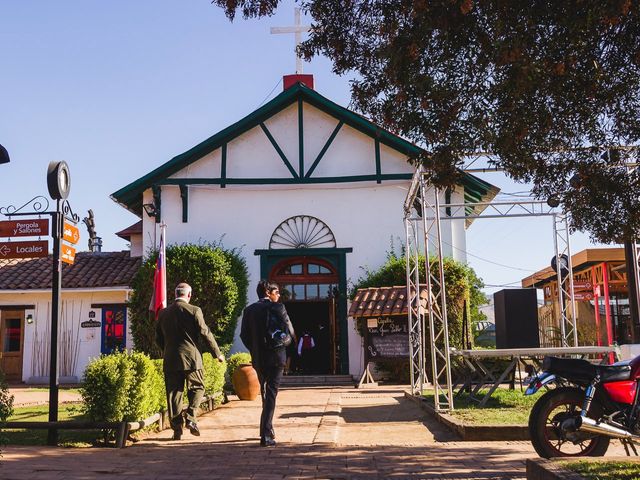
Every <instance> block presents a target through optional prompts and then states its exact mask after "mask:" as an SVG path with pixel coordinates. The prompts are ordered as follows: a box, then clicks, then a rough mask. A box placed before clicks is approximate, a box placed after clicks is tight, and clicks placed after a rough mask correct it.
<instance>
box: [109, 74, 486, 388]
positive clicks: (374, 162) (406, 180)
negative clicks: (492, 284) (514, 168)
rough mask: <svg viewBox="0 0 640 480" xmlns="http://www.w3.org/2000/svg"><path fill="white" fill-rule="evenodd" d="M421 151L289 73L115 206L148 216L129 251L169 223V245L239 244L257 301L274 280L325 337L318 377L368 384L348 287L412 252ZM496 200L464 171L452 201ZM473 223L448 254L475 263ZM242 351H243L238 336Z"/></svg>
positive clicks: (453, 229)
mask: <svg viewBox="0 0 640 480" xmlns="http://www.w3.org/2000/svg"><path fill="white" fill-rule="evenodd" d="M418 151H419V148H418V147H417V146H415V145H414V144H412V143H410V142H408V141H406V140H404V139H402V138H400V137H398V136H396V135H394V134H392V133H390V132H389V131H386V130H384V129H382V128H380V127H379V126H377V125H375V124H374V123H372V122H371V121H369V120H367V119H366V118H364V117H363V116H361V115H359V114H357V113H354V112H352V111H350V110H348V109H346V108H344V107H342V106H340V105H337V104H336V103H334V102H332V101H331V100H329V99H328V98H326V97H324V96H322V95H320V94H319V93H318V92H317V91H315V90H314V88H313V77H312V76H311V75H290V76H286V77H285V78H284V91H283V92H282V93H280V94H279V95H278V96H276V97H275V98H274V99H272V100H271V101H269V102H268V103H267V104H265V105H264V106H262V107H260V108H259V109H257V110H255V111H254V112H252V113H250V114H249V115H247V116H246V117H244V118H243V119H241V120H239V121H238V122H236V123H234V124H232V125H230V126H229V127H227V128H225V129H224V130H222V131H220V132H218V133H216V134H215V135H213V136H212V137H210V138H208V139H206V140H204V141H203V142H202V143H200V144H198V145H196V146H194V147H193V148H191V149H190V150H188V151H186V152H184V153H182V154H181V155H178V156H176V157H174V158H172V159H171V160H169V161H168V162H166V163H164V164H162V165H160V166H159V167H158V168H156V169H155V170H153V171H151V172H149V173H148V174H146V175H145V176H143V177H141V178H139V179H137V180H135V181H133V182H131V183H130V184H128V185H127V186H125V187H123V188H121V189H120V190H118V191H117V192H115V193H113V194H112V198H113V199H114V200H115V201H116V202H118V203H119V204H120V205H122V206H123V207H125V208H126V209H128V210H129V211H131V212H133V213H134V214H136V215H137V216H138V217H140V218H141V219H142V232H141V235H140V234H137V235H135V236H134V235H131V244H132V254H133V252H138V253H142V252H147V251H149V249H153V248H154V247H156V245H155V244H154V242H156V241H157V240H158V238H157V237H158V235H159V226H158V224H159V223H160V222H164V223H165V224H166V225H167V230H166V232H167V243H168V244H173V243H177V244H180V243H185V242H188V243H196V244H197V243H201V242H212V241H218V240H220V239H223V242H224V246H225V247H227V248H234V247H236V248H240V247H241V248H242V252H243V254H244V255H245V258H246V261H247V266H248V270H249V276H250V278H249V280H250V288H249V299H250V301H254V300H255V293H254V292H255V286H256V283H257V282H258V281H259V280H260V279H261V278H265V279H271V280H273V281H276V282H277V283H278V284H279V285H280V286H281V289H282V290H283V291H284V292H285V296H284V297H283V300H284V302H285V305H286V307H287V310H288V312H289V315H290V317H291V319H292V321H293V323H294V326H295V327H296V329H297V331H298V333H300V334H302V333H304V332H303V331H304V330H306V329H308V330H310V331H318V329H319V330H320V331H324V332H328V333H327V338H325V341H324V342H318V343H319V345H318V347H319V350H320V351H319V352H318V356H317V358H318V360H317V362H319V368H320V370H321V371H322V372H323V373H326V374H351V375H359V374H360V373H361V372H362V371H363V369H364V365H363V352H362V345H361V338H360V337H359V336H358V334H357V333H356V330H355V328H354V326H353V321H352V320H351V319H350V318H348V315H347V312H348V291H349V287H350V285H351V284H353V283H354V282H355V281H357V280H358V278H359V277H361V276H362V275H363V274H364V273H365V271H366V270H375V269H377V268H378V267H380V266H381V265H382V264H383V263H384V262H385V260H386V254H387V253H388V252H389V250H390V246H391V244H392V243H393V244H394V245H395V246H396V249H397V250H399V247H400V245H403V244H404V238H405V233H404V223H403V202H404V200H405V196H406V194H407V189H408V187H409V184H410V181H411V177H412V174H413V172H414V168H413V166H412V165H410V164H409V163H408V158H409V156H411V155H412V154H415V153H416V152H418ZM497 192H498V189H497V188H496V187H494V186H493V185H491V184H488V183H486V182H484V181H482V180H480V179H478V178H477V177H474V176H472V175H468V174H465V175H464V176H463V179H462V181H461V183H460V185H458V186H457V187H456V188H455V189H454V191H453V192H451V193H450V194H449V195H448V198H447V199H446V200H447V201H450V202H452V203H454V202H463V201H467V202H481V201H490V200H491V199H492V198H493V197H495V195H496V194H497ZM443 200H444V199H443ZM145 211H147V213H145ZM149 213H150V214H152V215H153V216H151V215H149ZM469 225H470V222H466V223H465V220H464V219H461V220H452V221H449V222H443V228H444V231H443V243H444V247H445V254H446V255H449V256H452V257H454V258H456V259H458V260H461V261H465V260H466V258H465V253H464V252H465V250H466V245H465V230H466V228H468V226H469ZM205 315H206V312H205ZM233 348H234V349H235V350H244V348H243V347H242V344H241V343H239V341H238V340H237V339H236V343H235V344H234V347H233Z"/></svg>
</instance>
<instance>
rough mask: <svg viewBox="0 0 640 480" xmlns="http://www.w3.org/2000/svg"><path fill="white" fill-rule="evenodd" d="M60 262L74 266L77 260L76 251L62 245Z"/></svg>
mask: <svg viewBox="0 0 640 480" xmlns="http://www.w3.org/2000/svg"><path fill="white" fill-rule="evenodd" d="M60 260H62V261H63V262H64V263H68V264H70V265H73V262H74V261H75V260H76V249H75V248H73V247H70V246H69V245H65V244H62V245H60Z"/></svg>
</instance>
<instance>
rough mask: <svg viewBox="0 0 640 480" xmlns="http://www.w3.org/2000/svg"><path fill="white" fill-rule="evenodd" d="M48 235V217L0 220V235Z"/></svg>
mask: <svg viewBox="0 0 640 480" xmlns="http://www.w3.org/2000/svg"><path fill="white" fill-rule="evenodd" d="M42 235H49V219H48V218H36V219H25V220H3V221H0V237H38V236H42Z"/></svg>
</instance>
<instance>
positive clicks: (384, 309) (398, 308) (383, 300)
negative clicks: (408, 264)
mask: <svg viewBox="0 0 640 480" xmlns="http://www.w3.org/2000/svg"><path fill="white" fill-rule="evenodd" d="M427 295H428V293H427V288H426V287H424V288H421V289H420V304H421V305H422V308H426V307H427ZM407 314H408V312H407V287H405V286H396V287H370V288H360V289H358V291H357V292H356V295H355V297H354V298H353V301H352V302H351V307H350V308H349V316H350V317H353V318H368V317H383V316H392V315H407Z"/></svg>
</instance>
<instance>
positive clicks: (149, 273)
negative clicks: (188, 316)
mask: <svg viewBox="0 0 640 480" xmlns="http://www.w3.org/2000/svg"><path fill="white" fill-rule="evenodd" d="M157 257H158V253H157V252H153V253H151V254H150V255H149V257H148V258H147V259H146V260H145V262H144V263H143V264H142V266H141V267H140V270H138V273H137V274H136V277H135V279H134V280H133V283H132V288H133V294H132V296H131V301H130V302H129V304H128V306H129V309H130V311H131V318H130V327H131V333H132V336H133V339H134V342H135V345H136V349H137V350H140V351H142V352H145V353H147V354H148V355H150V356H151V357H152V358H160V357H161V352H160V351H159V349H158V347H157V345H156V344H155V319H153V318H151V317H150V315H149V301H150V299H151V294H152V291H153V274H154V271H155V265H156V259H157ZM180 282H187V283H188V284H189V285H191V287H192V289H193V290H192V303H193V304H194V305H197V306H199V307H200V308H201V309H202V312H203V313H204V318H205V322H206V323H207V325H208V326H209V328H210V329H211V331H212V332H213V335H214V336H215V337H216V341H217V342H218V344H219V345H220V347H223V346H226V345H229V344H231V342H232V341H233V335H234V332H235V328H236V323H237V319H238V317H239V316H240V315H241V314H242V309H243V308H244V307H245V305H246V303H247V287H248V285H249V276H248V273H247V266H246V262H245V260H244V258H243V257H242V256H241V255H240V251H239V250H237V249H231V250H228V249H225V248H223V247H222V246H221V245H220V244H202V245H193V244H183V245H170V246H168V247H167V299H168V301H169V302H170V301H171V300H172V299H173V298H174V295H173V289H174V287H175V286H176V285H177V284H178V283H180Z"/></svg>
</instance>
